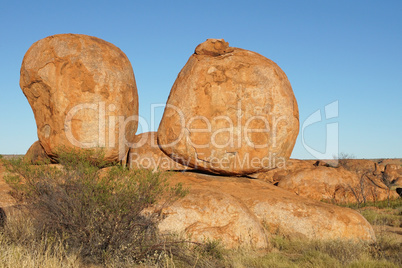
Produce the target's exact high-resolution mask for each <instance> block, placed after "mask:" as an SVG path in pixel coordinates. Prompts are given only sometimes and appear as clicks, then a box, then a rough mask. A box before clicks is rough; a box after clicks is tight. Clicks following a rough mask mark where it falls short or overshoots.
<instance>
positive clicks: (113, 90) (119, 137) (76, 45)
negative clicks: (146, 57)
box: [20, 34, 138, 162]
mask: <svg viewBox="0 0 402 268" xmlns="http://www.w3.org/2000/svg"><path fill="white" fill-rule="evenodd" d="M20 87H21V89H22V91H23V93H24V95H25V96H26V97H27V99H28V102H29V104H30V105H31V108H32V110H33V113H34V116H35V120H36V125H37V133H38V138H39V141H40V143H41V145H42V146H43V148H44V150H45V152H46V154H47V155H48V156H50V157H52V158H57V150H58V149H59V148H61V147H67V148H75V149H77V148H82V149H86V148H97V147H101V148H104V151H105V159H106V160H107V161H111V162H115V161H119V160H121V159H122V158H123V157H124V156H125V155H126V154H127V152H128V146H127V145H126V143H125V140H124V139H125V138H126V139H128V138H129V137H134V134H135V132H136V130H137V125H138V122H136V121H135V120H128V119H129V118H130V117H132V116H136V115H138V94H137V87H136V83H135V78H134V73H133V69H132V67H131V63H130V62H129V60H128V58H127V56H126V55H125V54H124V53H123V52H122V51H121V50H120V49H119V48H117V47H116V46H114V45H113V44H111V43H109V42H106V41H104V40H102V39H99V38H96V37H92V36H87V35H80V34H58V35H53V36H49V37H46V38H44V39H41V40H39V41H37V42H36V43H34V44H33V45H32V46H31V47H30V48H29V50H28V51H27V53H26V54H25V56H24V59H23V62H22V66H21V78H20ZM121 119H123V121H124V126H123V125H119V123H120V122H121V121H122V120H121Z"/></svg>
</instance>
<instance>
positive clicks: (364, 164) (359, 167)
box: [339, 159, 376, 175]
mask: <svg viewBox="0 0 402 268" xmlns="http://www.w3.org/2000/svg"><path fill="white" fill-rule="evenodd" d="M339 161H340V162H341V164H342V167H343V168H345V169H346V170H349V171H352V172H355V173H357V174H360V175H361V174H363V173H367V172H369V173H373V172H375V170H376V163H375V162H374V161H372V160H367V159H341V160H339Z"/></svg>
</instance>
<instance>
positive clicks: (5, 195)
mask: <svg viewBox="0 0 402 268" xmlns="http://www.w3.org/2000/svg"><path fill="white" fill-rule="evenodd" d="M5 175H6V168H5V167H4V166H3V165H2V163H1V162H0V208H3V209H5V208H8V207H12V206H14V205H15V204H16V201H15V199H14V198H13V197H12V196H11V195H10V191H11V188H10V186H9V185H8V184H7V183H6V182H5V181H4V176H5Z"/></svg>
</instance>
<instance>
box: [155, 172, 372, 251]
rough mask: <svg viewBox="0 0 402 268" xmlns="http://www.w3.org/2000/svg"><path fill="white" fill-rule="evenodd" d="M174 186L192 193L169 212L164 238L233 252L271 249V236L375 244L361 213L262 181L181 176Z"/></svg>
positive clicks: (172, 180)
mask: <svg viewBox="0 0 402 268" xmlns="http://www.w3.org/2000/svg"><path fill="white" fill-rule="evenodd" d="M169 181H170V183H172V184H175V183H183V185H184V186H185V187H189V189H190V193H189V194H188V195H187V196H186V197H185V198H183V199H181V200H179V201H177V202H176V203H174V204H173V205H171V206H170V207H168V208H167V209H166V210H165V216H166V218H165V219H164V220H163V221H162V222H161V223H160V225H159V228H160V230H161V231H163V232H178V233H185V234H187V235H189V236H190V237H191V238H192V239H194V240H197V241H204V240H208V239H209V240H214V239H217V240H221V241H222V243H223V244H224V245H225V246H227V247H232V248H233V247H238V246H247V245H248V246H253V247H257V248H264V247H266V246H268V244H269V242H268V237H269V236H270V235H271V234H277V233H280V234H283V235H286V236H299V237H305V238H307V239H321V240H328V239H344V240H365V241H375V234H374V231H373V228H372V227H371V225H370V224H369V223H368V222H367V221H366V219H365V218H364V217H363V216H361V215H360V214H359V213H358V212H356V211H354V210H352V209H348V208H342V207H338V206H335V205H331V204H326V203H322V202H318V201H315V200H310V199H307V198H304V197H300V196H297V195H296V194H293V193H290V192H288V191H286V190H283V189H281V188H279V187H276V186H274V185H272V184H270V183H267V182H263V181H260V180H254V179H248V178H239V177H237V178H236V177H223V176H211V175H205V174H200V173H194V172H176V173H172V174H171V176H170V177H169Z"/></svg>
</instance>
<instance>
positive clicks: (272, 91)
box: [158, 39, 299, 175]
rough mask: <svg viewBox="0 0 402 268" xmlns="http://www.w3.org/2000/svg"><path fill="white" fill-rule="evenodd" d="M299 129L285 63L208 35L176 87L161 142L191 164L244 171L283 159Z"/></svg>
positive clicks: (207, 168) (230, 171)
mask: <svg viewBox="0 0 402 268" xmlns="http://www.w3.org/2000/svg"><path fill="white" fill-rule="evenodd" d="M298 132H299V112H298V107H297V103H296V99H295V96H294V94H293V91H292V87H291V85H290V83H289V80H288V78H287V77H286V75H285V73H284V72H283V71H282V70H281V68H279V67H278V65H276V64H275V63H274V62H273V61H271V60H269V59H267V58H265V57H264V56H261V55H259V54H257V53H255V52H252V51H248V50H244V49H240V48H233V47H229V44H228V43H227V42H225V41H224V40H223V39H208V40H207V41H206V42H204V43H202V44H200V45H199V46H198V47H197V48H196V49H195V53H194V54H193V55H192V56H191V57H190V59H189V60H188V62H187V63H186V65H185V66H184V67H183V69H182V70H181V72H180V73H179V75H178V77H177V79H176V81H175V83H174V85H173V87H172V90H171V92H170V96H169V99H168V101H167V106H166V108H165V111H164V114H163V117H162V120H161V124H160V126H159V129H158V143H159V145H160V147H161V148H162V150H163V151H164V152H165V153H166V154H167V155H169V156H174V157H175V158H178V159H184V161H186V163H188V165H189V166H191V167H194V168H197V169H200V170H205V171H209V172H213V173H219V174H227V175H242V174H249V173H254V172H258V171H264V170H269V169H272V168H275V167H276V166H277V164H278V163H283V162H284V161H285V160H286V159H287V158H289V157H290V154H291V153H292V150H293V147H294V144H295V142H296V137H297V135H298Z"/></svg>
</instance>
